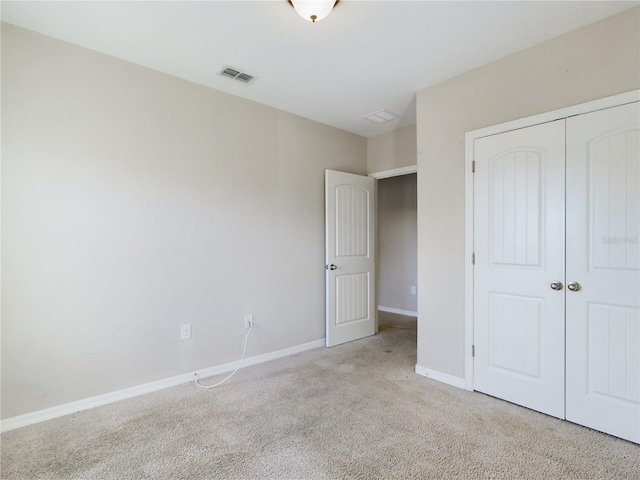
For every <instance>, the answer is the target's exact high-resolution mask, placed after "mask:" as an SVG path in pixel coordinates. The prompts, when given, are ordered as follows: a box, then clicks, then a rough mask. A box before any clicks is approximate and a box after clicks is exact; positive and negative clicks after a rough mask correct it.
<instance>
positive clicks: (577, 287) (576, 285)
mask: <svg viewBox="0 0 640 480" xmlns="http://www.w3.org/2000/svg"><path fill="white" fill-rule="evenodd" d="M567 288H568V289H569V290H571V291H572V292H577V291H578V290H580V289H581V288H582V287H581V286H580V284H579V283H578V282H571V283H570V284H569V285H567Z"/></svg>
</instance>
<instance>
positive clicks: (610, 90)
mask: <svg viewBox="0 0 640 480" xmlns="http://www.w3.org/2000/svg"><path fill="white" fill-rule="evenodd" d="M639 30H640V27H639V10H638V8H637V7H636V8H633V9H630V10H627V11H625V12H622V13H620V14H618V15H615V16H613V17H610V18H608V19H605V20H602V21H600V22H597V23H594V24H592V25H590V26H587V27H584V28H581V29H579V30H576V31H574V32H570V33H568V34H566V35H563V36H561V37H558V38H555V39H553V40H550V41H548V42H545V43H543V44H540V45H538V46H535V47H532V48H529V49H527V50H524V51H522V52H520V53H517V54H515V55H512V56H510V57H507V58H504V59H502V60H499V61H497V62H495V63H492V64H489V65H487V66H484V67H482V68H479V69H477V70H473V71H471V72H468V73H465V74H463V75H460V76H458V77H456V78H453V79H451V80H448V81H446V82H443V83H441V84H439V85H435V86H433V87H430V88H427V89H425V90H422V91H420V92H418V95H417V122H418V123H417V125H418V129H417V142H418V171H419V172H420V175H419V176H418V211H419V212H420V214H419V220H418V261H419V264H418V284H419V296H418V303H419V305H420V310H419V319H418V324H419V327H418V365H419V366H421V367H424V368H427V369H431V370H435V371H438V372H441V373H445V374H449V375H452V376H457V377H462V376H463V374H464V365H463V358H464V357H463V346H464V262H463V259H464V143H463V142H464V134H465V132H467V131H469V130H474V129H477V128H481V127H486V126H489V125H493V124H497V123H502V122H506V121H509V120H514V119H518V118H522V117H527V116H530V115H534V114H538V113H543V112H546V111H551V110H555V109H559V108H562V107H566V106H570V105H575V104H578V103H582V102H586V101H589V100H594V99H597V98H601V97H606V96H609V95H614V94H618V93H622V92H626V91H630V90H634V89H637V88H639V87H640V64H639V59H640V38H639Z"/></svg>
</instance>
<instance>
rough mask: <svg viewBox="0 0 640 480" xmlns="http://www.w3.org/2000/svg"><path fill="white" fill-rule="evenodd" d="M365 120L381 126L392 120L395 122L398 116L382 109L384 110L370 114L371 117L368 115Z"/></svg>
mask: <svg viewBox="0 0 640 480" xmlns="http://www.w3.org/2000/svg"><path fill="white" fill-rule="evenodd" d="M364 118H365V119H367V120H370V121H372V122H373V123H378V124H380V123H387V122H388V121H390V120H394V119H396V118H398V116H397V115H394V114H393V113H391V112H387V111H386V110H384V109H382V110H378V111H377V112H373V113H370V114H369V115H366V116H365V117H364Z"/></svg>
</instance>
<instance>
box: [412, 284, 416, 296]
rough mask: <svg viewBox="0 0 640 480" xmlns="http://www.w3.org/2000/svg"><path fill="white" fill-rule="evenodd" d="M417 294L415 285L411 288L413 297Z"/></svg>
mask: <svg viewBox="0 0 640 480" xmlns="http://www.w3.org/2000/svg"><path fill="white" fill-rule="evenodd" d="M416 292H417V290H416V287H415V285H414V286H413V287H411V295H415V294H416Z"/></svg>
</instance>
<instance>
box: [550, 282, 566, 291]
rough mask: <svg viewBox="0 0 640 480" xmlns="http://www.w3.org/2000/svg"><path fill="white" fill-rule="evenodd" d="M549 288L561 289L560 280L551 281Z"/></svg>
mask: <svg viewBox="0 0 640 480" xmlns="http://www.w3.org/2000/svg"><path fill="white" fill-rule="evenodd" d="M549 286H550V287H551V290H562V286H563V285H562V282H553V283H552V284H551V285H549Z"/></svg>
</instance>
